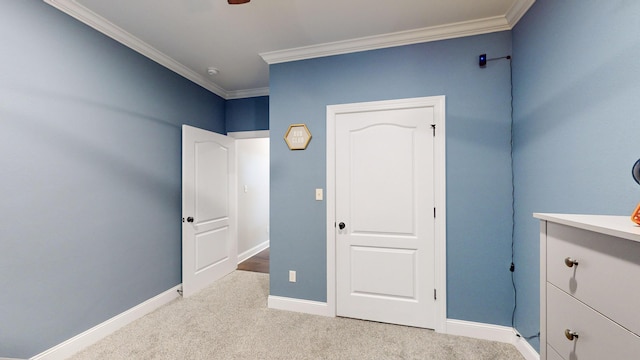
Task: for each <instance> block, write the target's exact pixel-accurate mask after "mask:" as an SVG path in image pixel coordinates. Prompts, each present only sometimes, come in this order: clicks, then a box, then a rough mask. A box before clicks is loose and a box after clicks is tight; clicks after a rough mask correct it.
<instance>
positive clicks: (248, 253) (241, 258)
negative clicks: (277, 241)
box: [238, 240, 269, 264]
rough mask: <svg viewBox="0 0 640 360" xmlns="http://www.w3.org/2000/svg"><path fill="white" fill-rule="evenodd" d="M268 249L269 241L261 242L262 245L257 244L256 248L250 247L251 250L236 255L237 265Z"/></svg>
mask: <svg viewBox="0 0 640 360" xmlns="http://www.w3.org/2000/svg"><path fill="white" fill-rule="evenodd" d="M268 247H269V240H267V241H265V242H263V243H262V244H258V245H256V246H254V247H252V248H251V249H249V250H247V251H245V252H243V253H242V254H238V264H240V263H241V262H243V261H245V260H247V259H248V258H250V257H252V256H254V255H256V254H258V253H259V252H261V251H262V250H265V249H267V248H268Z"/></svg>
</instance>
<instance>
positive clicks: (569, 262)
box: [564, 257, 578, 267]
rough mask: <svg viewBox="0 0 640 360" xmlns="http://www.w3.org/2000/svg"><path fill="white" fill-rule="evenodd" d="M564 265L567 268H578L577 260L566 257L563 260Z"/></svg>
mask: <svg viewBox="0 0 640 360" xmlns="http://www.w3.org/2000/svg"><path fill="white" fill-rule="evenodd" d="M564 264H565V265H567V266H568V267H573V265H575V266H578V260H575V259H572V258H570V257H568V258H566V259H564Z"/></svg>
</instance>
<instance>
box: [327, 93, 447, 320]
mask: <svg viewBox="0 0 640 360" xmlns="http://www.w3.org/2000/svg"><path fill="white" fill-rule="evenodd" d="M415 107H433V109H434V123H435V139H434V152H433V153H434V173H435V176H434V192H435V197H434V200H435V207H436V209H437V213H436V215H437V216H436V218H435V234H434V236H435V238H434V241H435V249H434V255H435V264H434V266H435V287H436V289H437V300H436V322H435V329H434V330H435V331H436V332H442V333H445V332H446V320H447V249H446V239H447V236H446V230H447V229H446V225H447V221H446V215H447V210H446V147H445V138H446V137H445V118H446V117H445V96H444V95H440V96H429V97H418V98H408V99H398V100H383V101H372V102H361V103H352V104H340V105H328V106H327V123H326V125H327V184H326V187H327V189H326V199H327V224H326V225H327V308H328V309H327V310H328V315H329V316H336V230H335V229H336V228H335V226H336V225H335V221H336V198H335V196H336V161H335V159H336V140H335V137H336V126H335V124H336V117H337V115H339V114H348V113H354V112H363V111H376V110H394V109H405V108H415Z"/></svg>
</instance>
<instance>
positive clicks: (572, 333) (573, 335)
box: [564, 329, 578, 340]
mask: <svg viewBox="0 0 640 360" xmlns="http://www.w3.org/2000/svg"><path fill="white" fill-rule="evenodd" d="M564 336H566V337H567V339H569V340H574V339H577V338H578V333H577V332H575V331H571V330H569V329H567V330H565V331H564Z"/></svg>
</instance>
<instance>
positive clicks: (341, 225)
mask: <svg viewBox="0 0 640 360" xmlns="http://www.w3.org/2000/svg"><path fill="white" fill-rule="evenodd" d="M346 226H347V225H345V224H344V223H343V222H341V223H340V224H338V227H339V228H340V230H342V229H344V228H345V227H346Z"/></svg>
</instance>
